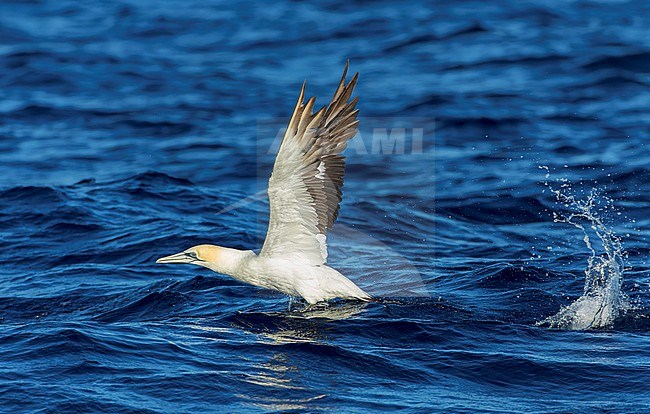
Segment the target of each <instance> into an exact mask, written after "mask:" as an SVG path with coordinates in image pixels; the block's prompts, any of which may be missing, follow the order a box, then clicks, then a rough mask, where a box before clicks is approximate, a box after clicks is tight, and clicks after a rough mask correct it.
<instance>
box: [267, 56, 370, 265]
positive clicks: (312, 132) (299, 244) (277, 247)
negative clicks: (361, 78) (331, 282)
mask: <svg viewBox="0 0 650 414" xmlns="http://www.w3.org/2000/svg"><path fill="white" fill-rule="evenodd" d="M347 69H348V67H347V65H346V67H345V71H344V72H343V77H342V78H341V81H340V83H339V86H338V88H337V90H336V93H335V94H334V97H333V98H332V101H331V102H330V104H329V105H328V106H327V107H323V108H321V109H320V110H319V111H317V112H316V113H313V112H312V111H313V107H314V101H315V98H310V99H309V100H308V101H307V102H306V103H303V100H304V94H305V84H303V86H302V90H301V92H300V97H299V98H298V103H297V104H296V107H295V109H294V112H293V115H292V117H291V121H290V122H289V126H288V128H287V132H286V133H285V135H284V138H283V140H282V144H281V145H280V150H279V151H278V155H277V157H276V159H275V164H274V166H273V173H272V174H271V178H270V179H269V189H268V194H269V204H270V217H269V229H268V232H267V235H266V240H265V241H264V246H263V247H262V251H261V252H260V256H274V255H282V256H283V257H289V258H293V259H296V260H300V261H301V262H307V263H310V264H314V265H319V264H325V263H326V261H327V238H326V234H327V230H328V229H329V228H331V226H332V224H333V223H334V221H335V220H336V217H337V216H338V209H339V204H340V201H341V195H342V193H341V188H342V186H343V175H344V172H345V161H344V160H345V159H344V157H343V156H342V155H341V153H342V152H343V150H344V149H345V148H346V146H347V141H348V140H349V139H351V138H352V137H353V136H354V135H356V133H357V125H358V121H357V119H356V118H357V114H358V110H356V108H355V107H356V103H357V99H356V98H355V99H353V100H351V101H350V97H351V95H352V91H353V89H354V86H355V84H356V80H357V76H358V74H355V75H354V77H353V78H352V80H351V81H350V82H349V83H348V84H347V85H346V83H345V77H346V74H347Z"/></svg>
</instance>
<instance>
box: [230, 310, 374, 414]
mask: <svg viewBox="0 0 650 414" xmlns="http://www.w3.org/2000/svg"><path fill="white" fill-rule="evenodd" d="M367 306H368V303H366V302H355V301H340V302H335V303H327V304H317V305H312V306H307V305H302V306H301V305H297V306H294V307H293V309H291V310H286V311H281V312H268V313H262V314H259V313H252V314H251V313H241V314H239V315H237V317H236V318H235V320H234V321H233V323H232V324H233V327H235V328H238V329H241V330H243V331H245V332H247V333H249V334H254V335H255V336H257V338H258V343H259V344H263V345H267V346H274V348H275V349H277V350H274V351H273V353H272V354H271V356H270V358H268V361H266V362H262V363H257V364H253V365H252V368H253V370H251V371H249V372H247V373H245V374H244V378H243V380H244V381H245V382H247V383H248V384H251V385H253V386H256V387H255V392H254V393H248V394H247V395H243V394H240V395H239V397H240V398H243V399H246V400H248V401H249V402H250V403H251V404H252V405H254V406H256V407H258V408H262V409H264V410H270V411H288V410H306V409H310V410H313V409H316V408H317V407H316V406H315V404H316V405H317V404H318V403H317V401H318V400H321V399H324V398H326V397H327V395H326V394H321V393H314V392H313V391H309V389H308V388H307V387H303V386H302V385H301V384H302V383H303V380H304V375H305V374H304V373H303V372H302V371H301V369H300V367H299V366H298V364H294V363H292V358H294V357H295V347H296V346H298V347H301V346H305V345H307V346H329V345H328V344H327V342H328V339H329V335H328V332H329V330H330V329H332V327H331V326H330V322H332V321H341V320H345V319H349V318H352V317H355V316H358V315H360V314H362V313H363V312H364V310H365V309H366V308H367ZM278 391H282V392H278ZM287 391H289V392H287Z"/></svg>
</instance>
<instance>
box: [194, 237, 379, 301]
mask: <svg viewBox="0 0 650 414" xmlns="http://www.w3.org/2000/svg"><path fill="white" fill-rule="evenodd" d="M221 249H222V250H221V253H220V260H219V261H218V262H216V263H213V262H205V264H202V265H203V266H204V267H207V268H209V269H211V270H213V271H215V272H218V273H222V274H226V275H228V276H230V277H232V278H233V279H236V280H239V281H240V282H244V283H248V284H250V285H253V286H258V287H262V288H266V289H271V290H277V291H279V292H282V293H284V294H286V295H289V296H294V297H302V298H304V299H305V300H306V301H307V302H308V303H309V304H314V303H317V302H321V301H325V300H330V299H334V298H343V299H360V300H368V299H370V296H369V295H368V294H367V293H365V292H364V291H363V290H361V289H360V288H359V287H358V286H357V285H355V284H354V283H353V282H352V281H351V280H350V279H348V278H347V277H345V276H343V275H342V274H341V273H339V272H338V271H337V270H335V269H332V268H331V267H329V266H327V265H314V264H312V263H309V262H305V261H300V260H295V259H294V260H291V259H289V258H286V257H265V256H258V255H256V254H255V253H254V252H253V251H251V250H235V249H226V248H221Z"/></svg>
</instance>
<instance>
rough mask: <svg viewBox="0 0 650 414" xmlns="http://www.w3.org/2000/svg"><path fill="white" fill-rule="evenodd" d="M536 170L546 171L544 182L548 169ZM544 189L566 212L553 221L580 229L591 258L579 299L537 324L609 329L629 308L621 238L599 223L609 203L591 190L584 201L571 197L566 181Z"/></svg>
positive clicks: (555, 326)
mask: <svg viewBox="0 0 650 414" xmlns="http://www.w3.org/2000/svg"><path fill="white" fill-rule="evenodd" d="M540 168H543V169H545V170H546V171H547V174H546V178H547V179H548V178H549V173H548V168H547V167H540ZM546 186H547V187H548V188H549V190H550V191H551V192H552V193H553V194H554V195H555V197H556V200H557V201H558V203H561V204H562V205H563V206H564V207H565V208H566V209H568V211H569V213H567V214H564V215H563V214H559V213H554V221H555V222H558V223H568V224H571V225H573V226H575V227H577V228H578V229H580V230H581V231H582V233H583V235H584V237H583V240H584V242H585V244H586V246H587V248H588V249H589V251H590V252H591V256H590V257H589V259H588V260H587V268H586V270H585V286H584V291H583V294H582V296H580V297H579V298H578V299H576V300H575V301H574V302H573V303H572V304H570V305H568V306H566V307H563V308H562V309H561V310H560V311H559V312H558V313H557V314H555V315H553V316H550V317H548V318H546V319H544V320H543V321H540V322H538V325H542V326H549V327H553V328H561V329H592V328H605V327H609V326H611V325H612V324H613V323H614V321H615V320H616V319H617V318H618V317H619V316H621V315H622V314H623V313H625V311H626V310H627V309H628V307H629V304H628V300H627V296H626V295H625V294H624V293H623V292H622V291H621V283H622V281H623V269H624V259H625V252H624V251H623V247H622V245H621V239H620V238H619V237H618V236H617V235H616V234H614V232H613V231H612V230H611V229H609V228H608V227H607V226H606V225H605V224H604V223H603V218H602V210H605V211H606V210H608V209H609V210H612V209H613V205H612V200H611V199H609V198H607V197H604V196H598V194H597V193H596V192H595V191H593V190H592V191H591V192H590V193H589V194H588V195H586V197H585V198H584V199H578V198H577V197H576V196H575V195H573V194H572V190H571V186H570V184H568V182H567V181H566V180H561V184H560V188H559V189H556V188H554V187H553V185H552V184H550V183H549V182H548V181H547V182H546ZM599 206H600V207H599ZM603 206H604V207H603ZM590 233H591V234H592V235H593V234H595V235H596V236H597V237H598V238H599V239H600V241H601V244H602V252H600V253H597V252H596V249H595V248H594V245H593V244H592V240H591V238H590V236H589V234H590Z"/></svg>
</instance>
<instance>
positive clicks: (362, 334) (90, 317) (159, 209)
mask: <svg viewBox="0 0 650 414" xmlns="http://www.w3.org/2000/svg"><path fill="white" fill-rule="evenodd" d="M348 58H349V59H350V60H351V69H352V70H353V71H359V72H360V73H361V77H360V81H359V84H358V88H357V93H358V95H359V96H360V103H359V107H360V109H361V116H362V118H361V126H360V128H361V132H360V135H359V136H358V137H357V138H355V141H353V142H352V143H351V145H350V148H349V150H348V152H347V155H348V169H347V171H348V174H347V176H346V184H345V192H344V200H343V204H342V208H341V215H340V218H339V221H338V223H337V225H336V226H335V228H334V231H333V232H332V234H331V237H330V260H329V262H330V264H331V265H332V266H333V267H335V268H337V269H339V270H340V271H342V272H343V273H344V274H346V275H348V276H349V277H350V278H351V279H353V280H354V281H356V282H357V283H358V284H359V285H360V286H361V287H363V288H364V289H366V290H367V291H369V292H370V293H372V294H374V295H375V296H378V297H379V300H378V302H376V303H371V304H367V305H365V306H363V305H359V304H353V303H336V304H334V305H332V306H331V307H330V308H329V309H320V310H316V311H301V310H298V311H293V312H289V311H288V310H287V299H286V298H285V297H283V296H282V295H279V294H275V293H273V292H268V291H262V290H259V289H256V288H254V287H250V286H244V285H241V284H240V283H237V282H235V281H234V280H231V279H228V278H226V277H224V276H221V275H218V274H216V273H211V272H210V271H208V270H207V269H203V268H198V267H192V266H180V265H179V266H163V265H156V264H154V261H155V259H156V258H158V257H160V256H163V255H167V254H171V253H176V252H178V251H181V250H183V249H185V248H187V247H190V246H192V245H196V244H200V243H205V242H207V243H215V244H220V245H225V246H230V247H235V248H246V249H258V248H259V247H260V246H261V243H262V241H263V237H264V234H265V231H266V220H267V218H266V215H267V209H268V206H267V204H266V203H267V202H266V200H265V199H264V198H263V197H253V198H251V199H248V200H244V201H242V200H243V199H246V198H247V197H250V196H251V195H253V194H257V193H258V192H260V191H262V190H264V188H265V185H266V178H267V177H268V175H269V173H270V169H271V165H272V162H273V151H272V148H273V145H274V141H275V138H276V135H277V132H278V130H279V128H281V127H282V125H283V124H284V123H285V122H286V121H287V119H288V116H289V114H290V112H291V109H292V107H293V104H294V102H295V99H296V97H297V94H298V91H299V88H300V84H301V82H302V81H303V79H305V78H306V79H307V80H308V94H313V95H318V96H320V97H321V100H320V101H319V102H320V104H325V103H326V102H325V100H326V99H327V98H328V97H329V96H331V94H332V92H333V90H334V87H335V84H336V82H337V81H338V78H339V76H340V73H341V71H342V69H343V66H344V63H345V61H346V59H348ZM649 103H650V6H648V5H647V4H646V3H645V2H641V1H636V2H635V1H611V2H607V1H571V2H563V1H541V0H540V1H523V2H507V1H496V2H489V3H487V2H480V1H460V2H432V3H429V4H426V5H425V4H424V3H420V2H416V1H412V2H353V1H342V0H330V1H326V2H321V3H320V5H318V6H316V5H308V4H303V3H301V2H291V1H286V2H274V3H262V2H260V3H256V2H246V1H244V2H214V1H183V2H182V1H165V2H157V1H149V0H142V1H135V0H123V1H95V0H89V1H84V2H78V1H72V0H59V1H46V0H42V1H41V0H33V1H20V0H13V1H12V0H10V1H3V2H2V4H0V361H1V362H0V410H1V411H3V412H7V413H18V412H39V413H40V412H53V413H61V412H83V413H87V412H101V413H106V412H120V413H123V412H124V413H126V412H129V413H130V412H134V413H135V412H137V413H172V412H174V413H175V412H234V411H237V412H259V411H263V412H273V411H283V412H287V411H295V412H341V411H344V412H357V413H362V412H363V413H367V412H377V411H393V410H396V409H401V410H403V412H474V413H478V412H561V413H567V412H607V413H614V412H616V413H619V412H647V411H648V410H650V385H649V384H650V333H649V332H650V291H649V289H648V288H649V287H650V265H649V264H648V255H649V254H650V251H649V248H648V242H647V235H648V228H649V226H650V217H649V216H648V212H649V211H650V210H649V208H650V198H649V196H648V194H650V167H649V162H650V146H649V145H648V142H649V140H650V118H649V116H648V107H649ZM394 128H404V129H403V130H401V131H402V132H404V135H403V137H404V140H403V141H402V140H401V138H400V137H401V136H400V135H399V134H400V130H399V129H394ZM382 131H383V132H382ZM388 132H394V133H395V134H396V135H391V136H390V137H391V138H392V139H393V140H394V142H393V144H394V146H390V145H384V146H382V145H381V144H382V143H383V144H387V143H388V142H389V141H390V140H388V141H387V140H386V139H385V138H386V135H387V133H388ZM382 134H383V135H382ZM420 136H421V138H422V139H421V140H420V139H419V137H420ZM402 142H403V143H404V149H403V150H402V149H401V147H400V143H402ZM418 143H421V145H420V144H418ZM413 144H415V145H413ZM373 145H375V146H374V147H373ZM420 148H421V149H420ZM539 166H547V167H548V169H549V172H550V178H549V179H546V177H545V173H546V170H543V169H540V168H539ZM549 181H550V182H551V183H553V184H551V185H552V186H555V187H556V188H562V189H563V191H572V192H574V193H575V194H577V195H578V196H581V197H587V194H588V193H589V191H591V189H592V188H596V189H598V190H599V191H600V193H599V195H597V196H595V197H594V200H595V202H596V203H597V204H602V205H608V203H609V201H611V204H612V205H613V206H614V209H606V208H603V220H605V222H606V223H607V226H608V229H610V230H611V231H613V232H615V233H616V234H617V235H618V236H620V237H621V238H622V242H623V248H624V249H625V251H626V252H627V258H626V259H625V270H624V272H623V284H622V288H621V290H622V292H624V294H625V297H626V298H627V305H626V306H625V309H621V314H620V316H618V317H617V318H616V320H615V321H614V322H613V323H612V324H610V325H609V326H605V327H599V328H598V329H588V330H571V329H550V328H549V327H545V326H537V325H536V323H537V322H539V321H541V320H543V319H545V318H547V317H549V316H552V315H554V314H555V313H557V312H558V311H559V310H560V309H561V308H562V307H563V306H566V305H569V304H570V303H572V302H573V301H574V300H576V299H577V298H578V297H580V295H582V293H583V286H584V283H585V270H586V269H587V267H588V258H589V254H590V252H589V250H588V249H587V246H586V245H585V243H584V242H583V240H582V239H583V234H582V233H581V231H580V230H579V229H578V228H576V227H574V226H571V225H570V224H567V223H561V222H554V221H553V212H556V213H560V214H570V210H571V206H567V205H563V204H562V203H558V202H557V200H556V198H555V197H554V196H553V194H552V193H551V191H549V187H548V186H547V185H545V184H544V183H545V182H549ZM561 186H565V187H561ZM608 200H609V201H608ZM233 205H234V207H235V208H233ZM585 227H586V228H587V229H589V223H586V226H585ZM590 240H591V241H592V243H593V245H594V248H595V250H597V253H598V254H600V252H601V251H602V250H603V248H602V246H601V243H600V240H599V239H598V237H596V236H594V235H593V234H591V239H590Z"/></svg>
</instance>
